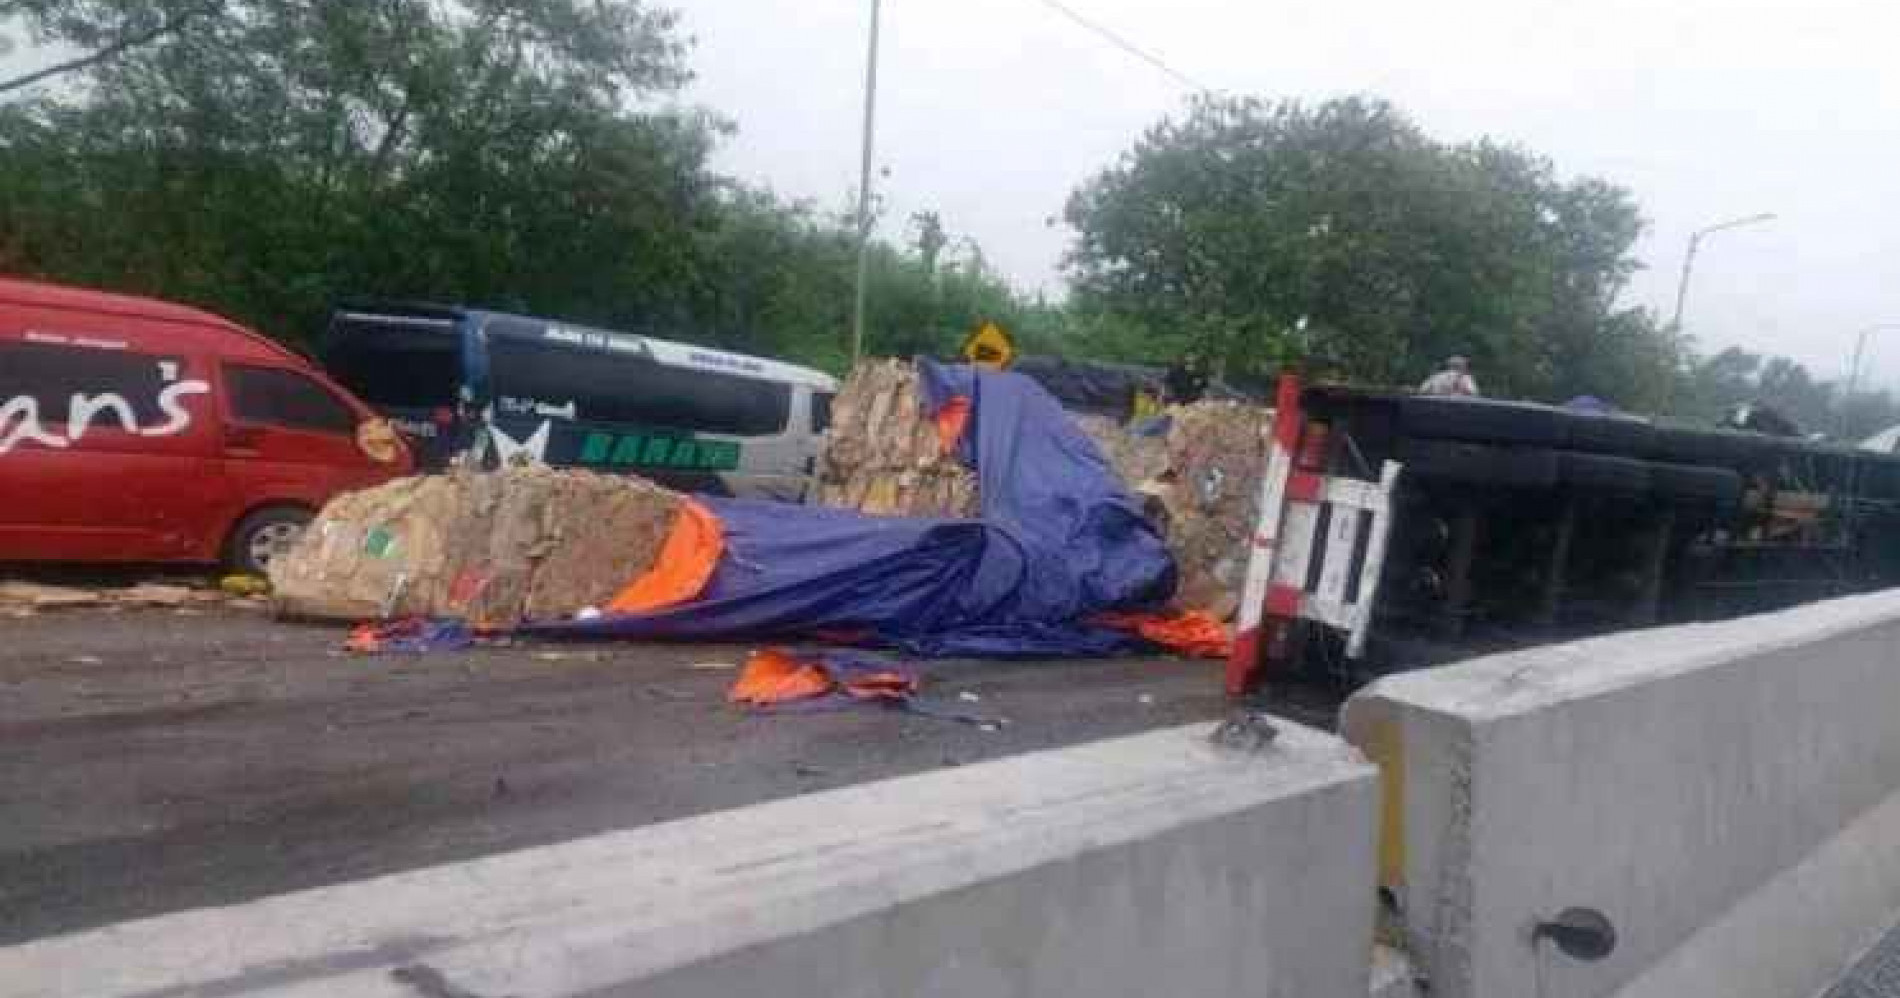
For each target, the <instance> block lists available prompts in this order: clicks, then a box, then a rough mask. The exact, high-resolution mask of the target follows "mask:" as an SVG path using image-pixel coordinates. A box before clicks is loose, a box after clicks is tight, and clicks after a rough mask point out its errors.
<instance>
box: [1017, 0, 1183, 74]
mask: <svg viewBox="0 0 1900 998" xmlns="http://www.w3.org/2000/svg"><path fill="white" fill-rule="evenodd" d="M1037 2H1038V3H1040V4H1042V5H1043V6H1044V7H1047V8H1049V9H1050V10H1053V11H1055V12H1056V13H1058V14H1061V15H1062V16H1063V17H1066V18H1068V19H1069V20H1071V21H1074V22H1075V23H1077V24H1079V25H1081V26H1082V27H1084V28H1087V29H1088V30H1090V31H1092V32H1094V33H1095V34H1097V35H1100V36H1101V37H1102V39H1103V40H1105V41H1107V42H1108V43H1109V44H1110V45H1113V46H1115V47H1116V48H1118V49H1121V50H1122V51H1123V52H1126V53H1128V54H1129V55H1132V56H1134V57H1135V58H1137V59H1140V60H1141V61H1142V62H1145V63H1147V64H1148V65H1150V66H1153V67H1154V68H1156V69H1158V70H1161V71H1162V72H1164V73H1166V74H1168V75H1169V76H1171V77H1173V78H1174V80H1175V82H1177V83H1179V84H1181V85H1182V86H1184V87H1186V88H1188V89H1189V90H1200V91H1211V90H1213V89H1214V88H1213V87H1210V86H1208V85H1206V84H1204V83H1201V82H1199V81H1198V80H1196V79H1194V77H1192V76H1189V75H1187V74H1186V73H1183V72H1181V71H1180V70H1178V69H1175V68H1174V67H1173V66H1170V65H1168V64H1167V61H1166V60H1164V59H1162V58H1161V57H1160V56H1158V55H1156V54H1154V53H1153V52H1150V51H1148V50H1147V49H1144V48H1142V47H1141V46H1139V45H1136V44H1135V43H1134V42H1131V41H1129V40H1128V39H1126V38H1123V37H1122V36H1121V35H1118V34H1116V33H1115V32H1114V31H1111V30H1109V29H1108V28H1106V27H1103V26H1102V25H1100V24H1097V23H1096V22H1094V21H1091V20H1089V19H1088V18H1086V17H1083V16H1082V15H1081V14H1079V13H1077V12H1076V11H1075V10H1074V9H1072V8H1070V7H1069V6H1068V5H1066V4H1064V3H1062V2H1061V0H1037Z"/></svg>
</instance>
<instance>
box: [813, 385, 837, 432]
mask: <svg viewBox="0 0 1900 998" xmlns="http://www.w3.org/2000/svg"><path fill="white" fill-rule="evenodd" d="M832 394H833V393H831V392H812V393H811V431H812V432H813V433H823V432H825V431H826V430H829V429H831V399H832Z"/></svg>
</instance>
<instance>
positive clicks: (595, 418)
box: [488, 335, 792, 437]
mask: <svg viewBox="0 0 1900 998" xmlns="http://www.w3.org/2000/svg"><path fill="white" fill-rule="evenodd" d="M488 358H489V379H490V383H491V384H492V385H493V394H494V396H495V399H496V411H497V412H499V413H504V414H505V413H509V412H514V413H519V414H527V413H536V414H552V413H561V412H572V413H573V415H572V417H571V418H573V419H576V420H578V421H580V422H586V423H610V424H612V423H618V424H626V425H631V426H646V427H653V428H656V429H670V430H683V431H688V432H700V433H721V434H727V435H730V436H735V437H762V436H771V435H774V434H778V433H783V432H784V431H785V427H786V425H787V424H788V423H789V422H790V417H791V412H792V386H791V385H788V384H786V383H784V382H781V381H765V380H762V379H758V378H747V377H741V376H739V375H736V374H724V373H720V372H717V371H700V370H694V369H691V368H683V367H672V366H669V365H663V364H658V363H655V362H653V361H651V360H647V359H646V358H643V357H634V356H628V355H625V354H616V353H611V352H606V351H594V350H585V349H575V348H572V347H568V346H564V345H558V344H551V343H546V342H540V341H536V340H529V339H526V338H523V337H517V336H513V335H500V336H495V335H491V336H490V338H489V341H488ZM570 406H571V407H572V408H571V409H570V408H569V407H570Z"/></svg>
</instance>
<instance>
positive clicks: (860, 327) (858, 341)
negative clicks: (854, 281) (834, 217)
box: [851, 0, 883, 366]
mask: <svg viewBox="0 0 1900 998" xmlns="http://www.w3.org/2000/svg"><path fill="white" fill-rule="evenodd" d="M882 5H883V0H871V46H870V53H869V55H868V56H867V57H866V59H865V65H864V159H863V162H862V163H861V164H860V166H859V170H858V285H857V303H856V304H855V305H854V306H853V307H852V310H851V363H852V364H853V365H854V366H855V365H856V364H857V362H858V360H859V358H861V357H863V356H864V297H865V291H866V288H865V279H866V278H867V277H868V276H869V274H870V269H871V151H872V149H873V147H874V139H875V136H876V134H877V132H876V129H877V18H878V8H879V7H881V6H882Z"/></svg>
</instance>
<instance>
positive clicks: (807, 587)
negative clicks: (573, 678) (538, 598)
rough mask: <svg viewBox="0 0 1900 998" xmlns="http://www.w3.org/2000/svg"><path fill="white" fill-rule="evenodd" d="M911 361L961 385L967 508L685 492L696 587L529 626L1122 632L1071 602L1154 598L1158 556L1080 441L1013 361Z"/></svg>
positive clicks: (900, 634)
mask: <svg viewBox="0 0 1900 998" xmlns="http://www.w3.org/2000/svg"><path fill="white" fill-rule="evenodd" d="M917 363H918V368H919V375H920V379H919V380H920V384H921V387H922V389H923V392H922V394H923V396H924V398H925V402H926V405H927V406H928V407H929V409H930V411H931V412H932V413H934V412H935V411H936V410H937V409H938V408H940V407H941V406H942V405H943V404H944V403H946V402H947V401H949V400H950V399H951V398H954V397H958V396H961V397H965V398H968V399H970V403H971V405H970V418H969V421H968V423H967V425H966V429H965V431H964V434H963V437H962V440H961V442H960V444H959V456H960V457H961V458H962V459H963V460H964V461H965V463H967V464H969V465H970V466H971V467H973V468H974V469H975V470H976V473H977V476H978V480H979V486H980V489H981V493H980V494H981V498H982V517H981V519H977V520H941V519H909V518H894V517H873V516H866V515H864V514H861V513H857V512H853V511H847V510H836V509H824V508H819V507H813V506H790V505H786V504H783V503H773V502H761V501H750V500H741V499H722V498H717V497H710V496H707V497H700V499H699V501H700V502H702V503H704V504H705V505H706V507H707V508H708V509H709V510H711V511H712V513H713V514H714V515H715V516H716V517H718V519H719V521H720V523H721V525H722V527H723V529H724V532H725V543H726V548H725V553H724V556H723V557H722V558H721V560H720V562H719V565H718V568H717V569H716V570H715V571H714V572H713V576H712V579H711V580H710V582H709V583H708V584H707V587H706V589H705V591H704V592H703V593H701V594H700V597H699V598H698V599H696V600H694V601H692V602H690V603H686V604H684V605H681V606H677V607H673V608H670V609H667V610H661V611H658V612H654V613H648V614H638V615H609V616H604V617H599V618H595V619H592V620H584V621H570V622H562V623H548V624H540V625H535V626H533V627H530V628H529V630H530V631H533V632H535V633H539V634H543V635H547V636H553V637H561V636H567V637H622V638H694V639H699V638H726V637H732V638H738V637H745V638H752V637H784V636H804V635H811V634H813V633H815V632H840V631H843V632H860V633H863V634H866V635H867V636H869V637H870V638H871V639H872V640H874V641H876V642H878V643H884V644H890V645H894V646H897V647H899V648H903V649H904V650H906V651H909V652H911V653H913V654H918V655H930V656H981V657H1040V656H1055V655H1102V654H1113V653H1116V652H1119V651H1125V650H1129V649H1130V648H1132V647H1135V646H1136V642H1135V641H1134V639H1132V638H1130V637H1128V636H1127V635H1125V634H1123V633H1120V632H1116V631H1110V630H1107V629H1104V628H1099V627H1093V626H1090V625H1089V624H1087V623H1086V620H1087V619H1088V618H1089V617H1091V616H1093V615H1095V614H1097V613H1100V612H1103V611H1107V610H1124V609H1137V608H1147V607H1152V606H1156V605H1158V604H1160V603H1161V602H1163V601H1165V600H1166V599H1167V597H1168V596H1170V595H1172V593H1173V590H1174V563H1173V560H1172V559H1171V558H1170V557H1169V555H1168V552H1167V547H1166V545H1164V544H1163V543H1162V540H1161V538H1160V537H1159V536H1158V535H1157V534H1156V533H1155V531H1154V528H1153V527H1152V526H1150V525H1149V523H1148V522H1147V520H1146V519H1145V518H1144V517H1143V516H1142V515H1141V512H1140V508H1139V507H1138V506H1137V504H1136V503H1135V501H1134V500H1133V499H1132V498H1131V497H1130V496H1129V495H1128V494H1127V492H1126V491H1125V490H1124V489H1123V487H1122V484H1121V482H1120V480H1119V479H1118V478H1117V477H1116V475H1115V472H1114V470H1113V469H1112V468H1111V467H1110V466H1109V464H1108V462H1107V460H1106V459H1104V458H1103V457H1102V455H1101V453H1100V451H1099V450H1097V448H1096V447H1095V444H1094V442H1093V441H1091V440H1090V439H1089V438H1088V437H1087V436H1086V435H1085V434H1083V433H1082V431H1081V430H1080V429H1078V428H1077V427H1076V425H1075V423H1074V422H1073V421H1072V420H1071V419H1070V418H1069V417H1068V415H1067V414H1066V413H1065V412H1063V410H1062V408H1061V406H1060V405H1059V404H1057V402H1056V401H1055V399H1054V398H1052V397H1051V396H1050V395H1049V394H1048V393H1047V392H1046V391H1044V390H1043V389H1042V387H1041V386H1039V385H1038V384H1036V382H1034V381H1032V380H1030V379H1029V378H1026V377H1023V376H1021V375H1015V374H1009V373H997V372H991V371H984V370H977V369H975V368H971V367H967V366H946V365H939V364H936V363H934V362H932V361H929V360H919V361H918V362H917Z"/></svg>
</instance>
